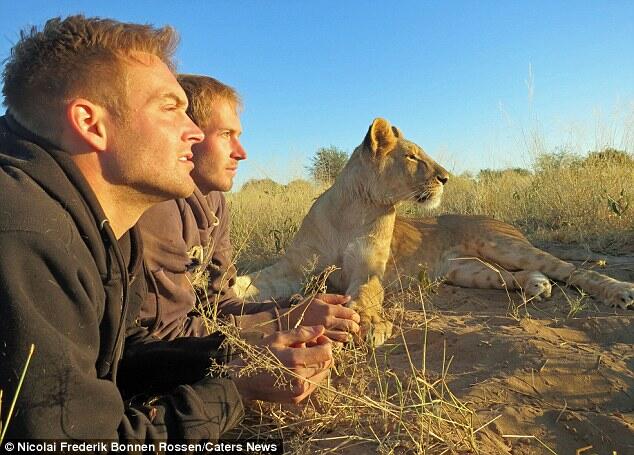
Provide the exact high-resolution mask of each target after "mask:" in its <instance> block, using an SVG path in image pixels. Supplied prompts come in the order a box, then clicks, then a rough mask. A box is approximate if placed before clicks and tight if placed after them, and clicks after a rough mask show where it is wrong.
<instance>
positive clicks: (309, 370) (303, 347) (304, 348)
mask: <svg viewBox="0 0 634 455" xmlns="http://www.w3.org/2000/svg"><path fill="white" fill-rule="evenodd" d="M257 347H258V348H259V349H260V352H261V354H262V355H261V356H258V359H257V360H261V359H266V358H267V357H268V358H269V359H270V360H271V362H270V363H271V364H270V365H255V368H256V371H255V374H250V375H249V371H248V369H249V368H251V367H253V365H248V364H247V363H246V362H245V360H243V359H240V360H235V361H233V362H231V363H230V365H233V366H236V367H238V368H239V369H240V370H245V371H241V372H238V373H236V374H234V375H232V377H233V380H234V382H235V384H236V387H237V388H238V391H239V392H240V395H241V396H242V398H243V399H244V400H245V401H251V400H262V401H272V402H276V403H299V402H300V401H302V400H303V399H305V398H306V397H307V396H308V395H310V394H311V393H312V392H313V390H315V388H316V387H317V385H318V384H319V383H320V382H321V381H322V380H323V379H325V378H326V377H327V376H328V371H329V369H330V366H331V365H332V361H333V360H332V343H331V342H330V340H329V339H328V338H326V337H325V336H324V328H323V327H322V326H314V327H304V326H301V327H297V328H295V329H292V330H286V331H281V332H276V333H274V334H273V335H269V336H267V337H265V338H264V339H263V340H262V341H261V343H260V344H258V346H257ZM247 361H248V360H247ZM254 362H255V359H254ZM241 373H242V374H241ZM280 376H281V378H280ZM280 379H282V380H281V381H280Z"/></svg>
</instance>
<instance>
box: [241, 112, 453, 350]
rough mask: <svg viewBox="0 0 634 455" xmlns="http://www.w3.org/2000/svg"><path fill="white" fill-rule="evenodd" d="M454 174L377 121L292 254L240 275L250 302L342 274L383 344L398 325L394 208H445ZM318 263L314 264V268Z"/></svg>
mask: <svg viewBox="0 0 634 455" xmlns="http://www.w3.org/2000/svg"><path fill="white" fill-rule="evenodd" d="M447 178H448V174H447V171H445V170H444V169H443V168H442V167H441V166H439V165H438V164H437V163H435V162H434V161H433V160H432V159H431V158H430V157H429V156H427V155H426V154H425V153H424V151H423V150H422V149H421V148H420V147H419V146H417V145H416V144H414V143H412V142H410V141H407V140H406V139H405V138H404V137H403V134H402V133H401V132H400V131H399V130H398V129H397V128H395V127H393V126H392V125H390V123H389V122H388V121H387V120H384V119H380V118H378V119H376V120H374V122H373V123H372V125H371V126H370V129H369V131H368V134H367V135H366V137H365V139H364V141H363V143H362V144H361V145H360V146H359V147H357V148H356V149H355V151H354V153H353V154H352V156H351V157H350V160H349V161H348V163H347V164H346V167H345V168H344V170H343V171H342V172H341V174H340V175H339V176H338V177H337V180H336V181H335V183H334V184H333V186H332V187H331V188H330V189H328V190H327V191H326V192H325V193H324V194H322V195H321V196H320V197H319V198H318V199H317V200H316V201H315V203H314V204H313V206H312V207H311V209H310V211H309V213H308V215H307V216H306V218H305V219H304V221H303V223H302V226H301V227H300V229H299V231H298V233H297V235H296V236H295V238H294V239H293V242H292V243H291V245H290V246H289V247H288V248H287V252H286V255H285V256H284V257H282V258H281V259H280V261H278V262H277V263H276V264H274V265H272V266H271V267H268V268H266V269H264V270H262V271H260V272H258V273H254V274H251V275H249V276H244V277H239V278H238V281H237V283H236V287H235V288H236V291H237V293H238V294H239V295H242V296H243V297H253V298H255V297H257V298H259V299H262V298H278V297H285V296H288V295H291V294H293V293H295V292H299V291H301V284H302V281H303V280H304V273H305V269H306V268H307V267H311V266H312V268H313V269H314V271H316V272H319V271H321V270H323V269H324V268H325V267H327V266H329V265H336V266H337V267H339V268H340V269H341V270H338V271H337V272H335V273H333V274H332V275H331V276H330V280H329V284H330V285H331V286H332V287H333V288H334V289H335V290H337V291H338V292H345V293H346V294H348V295H350V296H351V297H352V302H351V306H352V307H353V308H355V309H356V310H357V311H358V312H359V315H360V316H361V327H362V332H363V333H364V334H366V333H369V336H370V340H371V341H372V342H373V343H374V344H375V345H379V344H382V343H383V342H384V341H385V340H386V339H387V338H388V337H389V336H390V334H391V330H392V327H391V324H390V323H389V322H388V321H385V320H384V318H383V316H382V304H383V286H382V284H381V283H382V279H383V274H384V272H385V266H386V264H387V262H388V258H389V254H390V242H391V239H392V231H393V230H394V220H395V218H396V212H395V205H396V204H397V203H398V202H400V201H403V200H406V199H415V200H418V201H419V202H421V203H423V204H427V205H429V206H434V205H436V204H438V203H439V201H440V197H441V195H442V191H443V185H444V183H445V182H446V181H447ZM311 261H312V262H313V263H312V264H311Z"/></svg>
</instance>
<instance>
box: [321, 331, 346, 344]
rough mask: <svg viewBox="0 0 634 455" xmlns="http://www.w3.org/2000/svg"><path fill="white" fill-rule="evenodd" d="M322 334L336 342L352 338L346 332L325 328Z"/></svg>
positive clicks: (344, 341)
mask: <svg viewBox="0 0 634 455" xmlns="http://www.w3.org/2000/svg"><path fill="white" fill-rule="evenodd" d="M324 335H326V336H327V337H328V338H329V339H330V340H331V341H333V342H336V343H346V342H348V341H350V339H351V338H352V336H351V335H350V334H349V333H348V332H343V331H341V330H326V332H325V333H324Z"/></svg>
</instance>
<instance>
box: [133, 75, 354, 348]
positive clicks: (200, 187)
mask: <svg viewBox="0 0 634 455" xmlns="http://www.w3.org/2000/svg"><path fill="white" fill-rule="evenodd" d="M178 81H179V83H180V84H181V86H182V87H183V89H184V90H185V93H186V94H187V98H188V100H189V108H188V110H187V113H188V115H189V116H190V117H191V119H192V120H193V121H194V122H195V123H196V124H197V125H198V126H199V127H200V128H201V129H202V130H203V131H204V132H205V139H204V140H203V141H202V142H201V143H200V144H196V145H195V146H193V147H192V152H193V157H192V161H193V162H194V164H195V167H194V170H193V171H192V174H191V175H192V178H193V179H194V182H195V183H196V190H195V191H194V194H192V195H191V196H189V197H187V198H184V199H177V200H172V201H166V202H163V203H161V204H157V205H156V206H154V207H152V208H151V209H150V210H148V211H147V212H146V213H145V214H144V215H143V216H142V217H141V219H140V220H139V229H140V231H141V235H142V237H143V243H144V246H145V259H146V263H147V265H148V269H149V272H150V275H151V279H150V280H149V283H148V288H149V292H148V298H147V299H146V301H145V303H144V305H143V308H142V310H141V323H142V324H143V325H145V326H147V327H149V328H150V331H151V333H153V334H155V335H156V336H158V337H160V338H167V339H173V338H178V337H182V336H197V337H200V336H206V335H209V325H210V324H209V323H208V321H207V318H208V317H209V316H210V315H213V314H217V315H218V316H221V317H224V318H227V319H229V320H230V321H231V323H233V324H234V325H236V326H237V327H238V328H240V329H241V331H242V332H249V334H250V335H251V336H253V332H259V333H261V334H263V335H266V334H272V333H273V332H275V331H277V330H286V329H290V328H293V327H296V326H298V325H300V324H302V325H308V326H310V325H323V326H324V327H325V328H326V335H327V336H328V337H329V338H331V339H332V340H334V341H338V342H343V341H347V340H348V339H349V336H350V333H351V332H356V331H357V330H358V324H357V323H358V322H359V316H358V314H357V313H356V312H355V311H354V310H352V309H350V308H347V307H345V306H344V305H343V304H345V303H346V302H347V299H346V298H345V297H343V296H339V295H334V294H319V295H317V296H316V298H315V299H310V300H307V301H303V302H302V298H301V296H295V297H294V298H292V299H284V300H278V301H268V302H262V303H252V302H250V303H245V302H244V301H243V300H242V299H240V298H238V297H237V296H236V294H235V292H234V290H233V285H234V283H235V278H236V270H235V268H234V266H233V260H232V247H231V241H230V234H229V229H230V214H229V209H228V207H227V204H226V201H225V197H224V194H223V193H222V192H223V191H229V190H230V189H231V187H232V186H233V179H234V177H235V175H236V173H237V170H238V166H239V162H240V161H242V160H244V159H246V157H247V154H246V151H245V150H244V148H243V147H242V144H241V143H240V135H241V133H242V125H241V122H240V116H239V111H240V109H241V107H242V103H241V100H240V96H239V95H238V93H237V92H236V90H235V89H233V88H232V87H230V86H228V85H226V84H224V83H222V82H220V81H218V80H216V79H214V78H212V77H209V76H200V75H192V74H181V75H179V76H178ZM196 252H198V254H197V253H196ZM196 276H204V277H206V280H205V282H204V283H202V285H198V286H196V284H197V283H198V281H199V280H197V279H196V278H195V277H196ZM295 302H297V303H298V304H297V305H295V306H293V307H292V308H291V304H292V303H295ZM201 313H202V314H201Z"/></svg>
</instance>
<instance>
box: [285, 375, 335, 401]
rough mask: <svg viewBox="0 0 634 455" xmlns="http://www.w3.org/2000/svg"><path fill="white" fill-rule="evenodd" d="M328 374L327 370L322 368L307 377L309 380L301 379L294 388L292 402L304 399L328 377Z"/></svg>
mask: <svg viewBox="0 0 634 455" xmlns="http://www.w3.org/2000/svg"><path fill="white" fill-rule="evenodd" d="M328 374H329V370H324V371H322V372H319V373H317V374H315V375H313V376H311V377H310V378H308V379H309V381H310V382H309V381H303V382H302V383H301V384H297V388H296V389H294V392H295V393H296V396H295V397H293V399H292V402H293V403H299V402H301V401H303V400H304V399H306V398H307V397H308V396H309V395H310V394H311V393H313V391H314V390H315V389H316V388H317V386H318V385H319V384H321V383H322V382H323V381H324V379H326V378H327V377H328Z"/></svg>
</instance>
